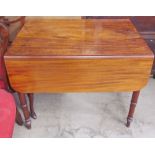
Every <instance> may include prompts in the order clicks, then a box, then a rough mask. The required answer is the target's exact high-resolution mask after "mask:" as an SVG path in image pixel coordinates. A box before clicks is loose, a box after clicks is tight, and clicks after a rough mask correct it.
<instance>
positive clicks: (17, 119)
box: [16, 108, 23, 125]
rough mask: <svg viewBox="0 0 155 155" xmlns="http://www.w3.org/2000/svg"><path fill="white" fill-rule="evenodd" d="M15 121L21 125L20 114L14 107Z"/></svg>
mask: <svg viewBox="0 0 155 155" xmlns="http://www.w3.org/2000/svg"><path fill="white" fill-rule="evenodd" d="M16 123H17V124H18V125H23V120H22V117H21V114H20V112H19V111H18V109H17V108H16Z"/></svg>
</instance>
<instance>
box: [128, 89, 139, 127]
mask: <svg viewBox="0 0 155 155" xmlns="http://www.w3.org/2000/svg"><path fill="white" fill-rule="evenodd" d="M139 93H140V91H134V92H133V94H132V99H131V104H130V109H129V113H128V117H127V124H126V126H127V127H130V124H131V122H132V120H133V114H134V111H135V107H136V104H137V101H138V97H139Z"/></svg>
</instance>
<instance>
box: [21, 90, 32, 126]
mask: <svg viewBox="0 0 155 155" xmlns="http://www.w3.org/2000/svg"><path fill="white" fill-rule="evenodd" d="M18 95H19V100H20V103H21V106H22V110H23V113H24V117H25V126H26V127H27V128H28V129H30V128H31V120H30V113H29V110H28V107H27V102H26V97H25V94H23V93H18Z"/></svg>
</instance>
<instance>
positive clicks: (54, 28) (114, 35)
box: [6, 19, 152, 58]
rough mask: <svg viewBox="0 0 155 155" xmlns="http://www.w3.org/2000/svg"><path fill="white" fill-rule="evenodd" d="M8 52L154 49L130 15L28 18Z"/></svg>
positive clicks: (138, 52) (37, 53)
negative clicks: (85, 18)
mask: <svg viewBox="0 0 155 155" xmlns="http://www.w3.org/2000/svg"><path fill="white" fill-rule="evenodd" d="M7 56H8V57H16V58H18V57H36V56H37V57H38V56H152V52H151V51H150V49H149V48H148V46H147V44H146V43H145V41H144V40H143V39H142V38H141V36H140V35H139V34H138V32H137V31H136V28H135V27H134V26H133V24H132V23H131V21H130V20H129V19H106V20H105V19H103V20H102V19H88V20H84V19H83V20H82V19H70V20H69V19H64V20H62V19H41V20H40V19H31V20H30V19H29V20H27V21H26V23H25V25H24V27H23V29H22V30H21V31H20V33H19V34H18V36H17V38H16V40H15V41H14V43H13V45H12V47H11V48H10V49H9V50H8V52H7V54H6V57H7Z"/></svg>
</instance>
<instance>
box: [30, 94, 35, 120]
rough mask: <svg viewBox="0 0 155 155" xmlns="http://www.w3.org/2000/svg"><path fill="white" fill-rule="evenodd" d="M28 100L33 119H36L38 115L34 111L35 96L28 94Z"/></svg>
mask: <svg viewBox="0 0 155 155" xmlns="http://www.w3.org/2000/svg"><path fill="white" fill-rule="evenodd" d="M28 98H29V102H30V113H31V117H32V118H34V119H36V118H37V115H36V113H35V111H34V102H33V101H34V95H33V94H32V93H28Z"/></svg>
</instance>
